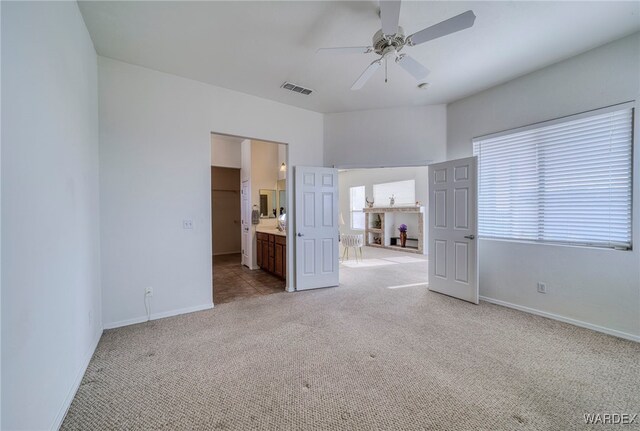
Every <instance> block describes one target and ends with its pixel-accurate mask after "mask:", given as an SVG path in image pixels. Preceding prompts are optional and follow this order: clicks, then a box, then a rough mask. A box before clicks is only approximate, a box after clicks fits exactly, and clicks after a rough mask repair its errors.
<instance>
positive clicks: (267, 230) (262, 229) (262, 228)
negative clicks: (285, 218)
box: [256, 226, 287, 236]
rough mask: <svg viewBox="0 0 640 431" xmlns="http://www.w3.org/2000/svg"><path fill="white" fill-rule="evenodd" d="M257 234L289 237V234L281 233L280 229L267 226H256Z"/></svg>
mask: <svg viewBox="0 0 640 431" xmlns="http://www.w3.org/2000/svg"><path fill="white" fill-rule="evenodd" d="M256 232H260V233H270V234H271V235H278V236H287V233H286V232H284V231H279V230H278V228H275V227H271V226H269V227H266V226H256Z"/></svg>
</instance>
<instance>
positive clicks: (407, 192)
mask: <svg viewBox="0 0 640 431" xmlns="http://www.w3.org/2000/svg"><path fill="white" fill-rule="evenodd" d="M391 196H393V197H394V199H395V205H397V206H402V205H407V206H408V205H415V204H416V181H415V180H406V181H396V182H393V183H383V184H374V185H373V201H374V202H375V203H376V206H380V207H386V206H388V205H389V198H390V197H391Z"/></svg>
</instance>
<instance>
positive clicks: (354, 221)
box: [349, 186, 365, 230]
mask: <svg viewBox="0 0 640 431" xmlns="http://www.w3.org/2000/svg"><path fill="white" fill-rule="evenodd" d="M349 193H350V199H351V200H350V202H349V208H350V209H351V229H353V230H364V212H363V211H362V209H363V208H364V206H365V201H364V200H365V195H364V186H358V187H351V188H350V189H349Z"/></svg>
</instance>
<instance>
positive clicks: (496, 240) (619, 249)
mask: <svg viewBox="0 0 640 431" xmlns="http://www.w3.org/2000/svg"><path fill="white" fill-rule="evenodd" d="M478 239H479V240H482V241H495V242H507V243H514V244H529V245H540V246H551V247H566V248H581V249H589V250H602V251H618V252H620V251H621V252H627V251H633V246H632V247H630V248H625V249H623V248H613V247H601V246H596V245H584V244H567V243H558V242H546V241H530V240H525V239H506V238H483V237H481V236H480V237H478Z"/></svg>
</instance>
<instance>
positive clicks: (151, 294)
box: [144, 287, 153, 296]
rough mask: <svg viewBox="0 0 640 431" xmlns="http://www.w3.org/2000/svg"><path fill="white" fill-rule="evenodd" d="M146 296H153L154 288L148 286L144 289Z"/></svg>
mask: <svg viewBox="0 0 640 431" xmlns="http://www.w3.org/2000/svg"><path fill="white" fill-rule="evenodd" d="M144 296H153V288H152V287H147V288H146V289H144Z"/></svg>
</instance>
